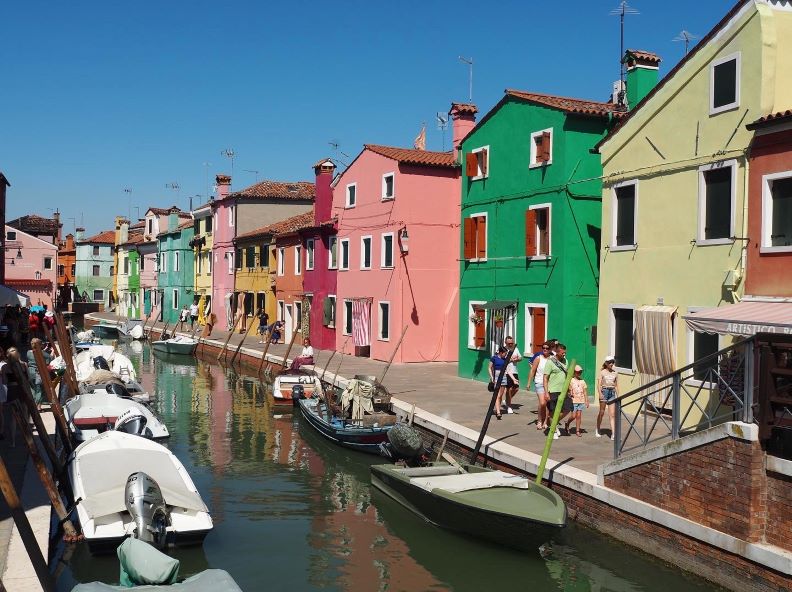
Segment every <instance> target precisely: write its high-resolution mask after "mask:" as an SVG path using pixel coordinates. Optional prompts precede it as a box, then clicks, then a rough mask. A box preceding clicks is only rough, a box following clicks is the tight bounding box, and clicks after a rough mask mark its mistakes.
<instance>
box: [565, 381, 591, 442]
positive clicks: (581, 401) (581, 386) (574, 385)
mask: <svg viewBox="0 0 792 592" xmlns="http://www.w3.org/2000/svg"><path fill="white" fill-rule="evenodd" d="M569 394H570V395H571V396H572V415H571V416H570V417H569V419H568V420H567V422H566V425H565V426H564V427H566V431H567V433H569V425H570V424H571V423H572V421H573V420H574V422H575V435H577V437H578V438H582V437H583V432H582V431H581V426H582V424H583V409H588V406H589V400H588V385H587V384H586V381H585V380H583V368H581V367H580V366H575V374H574V375H573V376H572V380H571V381H570V383H569Z"/></svg>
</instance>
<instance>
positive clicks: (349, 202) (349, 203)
mask: <svg viewBox="0 0 792 592" xmlns="http://www.w3.org/2000/svg"><path fill="white" fill-rule="evenodd" d="M350 188H354V190H355V198H354V199H352V200H350V199H349V189H350ZM356 205H357V183H347V186H346V192H345V193H344V207H345V208H354V207H355V206H356Z"/></svg>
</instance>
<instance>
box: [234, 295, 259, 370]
mask: <svg viewBox="0 0 792 592" xmlns="http://www.w3.org/2000/svg"><path fill="white" fill-rule="evenodd" d="M259 312H261V309H259V310H258V311H256V314H255V315H254V316H253V320H251V321H250V324H249V325H248V326H247V329H246V330H245V333H244V334H243V335H242V339H240V340H239V345H237V348H236V351H234V355H233V356H231V363H232V364H233V363H234V360H235V359H236V357H237V356H238V355H239V350H240V349H242V344H243V343H245V339H247V336H248V335H249V334H250V330H251V329H252V328H253V325H258V313H259ZM242 314H245V313H244V312H243V313H242Z"/></svg>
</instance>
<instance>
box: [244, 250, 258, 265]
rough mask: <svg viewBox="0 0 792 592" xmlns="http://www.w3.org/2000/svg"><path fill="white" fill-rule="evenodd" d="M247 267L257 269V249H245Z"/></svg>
mask: <svg viewBox="0 0 792 592" xmlns="http://www.w3.org/2000/svg"><path fill="white" fill-rule="evenodd" d="M245 267H247V268H248V269H253V268H254V267H256V247H254V246H250V247H245Z"/></svg>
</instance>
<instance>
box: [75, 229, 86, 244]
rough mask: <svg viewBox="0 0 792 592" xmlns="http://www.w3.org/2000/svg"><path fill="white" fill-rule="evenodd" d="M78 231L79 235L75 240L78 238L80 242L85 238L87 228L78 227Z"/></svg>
mask: <svg viewBox="0 0 792 592" xmlns="http://www.w3.org/2000/svg"><path fill="white" fill-rule="evenodd" d="M76 232H77V236H76V237H75V240H76V241H77V242H80V241H82V240H85V228H78V229H77V230H76Z"/></svg>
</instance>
